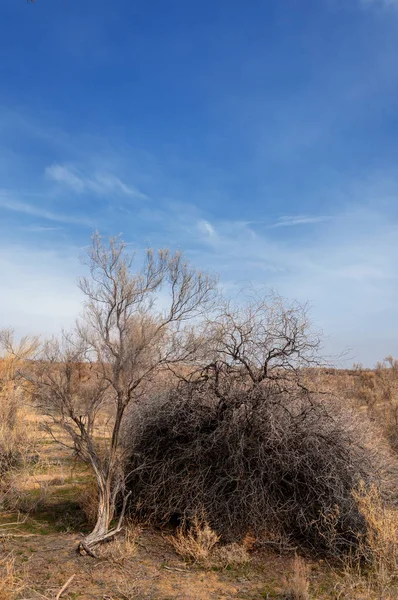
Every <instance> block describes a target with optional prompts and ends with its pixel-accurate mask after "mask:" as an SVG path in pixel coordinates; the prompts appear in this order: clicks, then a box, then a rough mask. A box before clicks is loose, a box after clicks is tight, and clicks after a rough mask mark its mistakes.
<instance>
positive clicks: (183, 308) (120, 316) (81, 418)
mask: <svg viewBox="0 0 398 600" xmlns="http://www.w3.org/2000/svg"><path fill="white" fill-rule="evenodd" d="M133 258H134V257H133V256H130V255H128V254H127V252H126V246H125V244H124V243H123V242H122V241H121V239H120V238H113V239H111V240H110V242H109V244H105V243H104V242H103V240H102V239H101V237H100V235H99V234H97V233H96V234H95V235H94V236H93V238H92V246H91V248H90V250H89V251H88V261H87V263H88V266H89V269H90V276H89V277H86V278H83V279H81V281H80V289H81V290H82V292H83V294H84V295H85V298H86V300H85V305H84V313H83V317H82V319H81V320H80V321H79V322H78V323H77V327H76V330H75V331H74V333H73V335H69V336H64V339H63V340H62V341H61V342H60V341H57V340H52V341H50V342H47V343H46V344H45V345H44V346H43V351H42V356H41V360H40V361H36V362H35V363H34V366H33V371H32V372H33V375H32V374H31V375H30V378H31V379H33V381H34V383H35V389H36V394H37V401H38V403H39V404H40V406H41V407H42V409H43V410H44V412H45V414H47V415H48V417H49V421H48V422H49V425H48V427H49V431H50V432H51V434H52V435H53V437H54V438H55V439H57V440H58V441H60V442H61V443H64V444H66V445H68V446H71V447H72V448H73V449H74V451H75V452H76V453H77V455H78V456H80V457H81V458H82V459H83V460H84V461H86V462H87V463H88V464H90V465H91V467H92V469H93V472H94V474H95V478H96V482H97V485H98V515H97V522H96V524H95V527H94V529H93V531H92V532H91V533H90V534H89V535H88V536H87V537H86V538H85V539H84V540H82V542H81V543H80V546H79V548H80V551H82V552H86V553H88V554H90V555H94V550H93V549H94V547H95V546H96V545H97V544H99V543H100V542H102V541H104V540H107V539H110V538H111V537H112V536H114V535H115V534H117V533H118V532H119V531H120V528H121V524H122V519H123V515H124V510H125V506H126V501H127V496H126V494H124V479H125V478H124V459H125V456H124V452H123V448H122V444H121V428H122V423H123V419H124V416H125V413H126V409H127V408H128V407H129V405H131V404H132V403H135V402H138V401H139V400H140V399H141V398H143V397H144V396H145V393H146V391H147V389H148V386H149V385H150V384H151V382H152V381H153V380H154V379H155V378H156V377H158V375H159V371H160V370H162V369H167V367H168V366H170V365H171V364H173V365H176V364H177V363H181V362H186V361H189V360H190V359H191V358H192V357H193V355H194V353H195V339H196V338H195V336H194V335H193V326H192V323H193V322H194V321H195V319H198V318H199V317H200V315H201V314H202V313H203V311H204V309H205V308H206V306H208V305H209V303H210V300H211V298H212V296H213V292H214V289H215V280H214V278H212V277H209V276H208V275H205V274H203V273H201V272H199V271H197V270H195V269H194V268H191V267H190V266H189V265H188V263H187V262H186V260H185V259H184V257H183V255H182V254H181V253H179V252H176V253H171V252H169V251H168V250H159V251H158V252H154V251H152V250H147V251H146V254H145V260H144V263H143V265H142V267H141V268H139V269H138V270H137V271H136V272H133V271H132V263H133ZM105 411H107V412H108V414H109V423H110V428H109V433H110V434H109V437H107V438H105V439H103V438H102V439H99V438H101V436H99V435H98V423H99V416H100V415H101V414H103V413H104V412H105ZM60 432H63V434H65V433H66V434H67V439H68V440H69V441H65V439H64V437H62V435H61V434H60ZM70 442H71V443H70ZM121 495H122V496H123V497H124V499H123V507H122V510H121V513H120V518H119V520H118V523H117V524H116V526H115V527H113V528H112V527H111V522H112V519H113V518H114V516H115V510H116V503H117V499H118V497H120V496H121Z"/></svg>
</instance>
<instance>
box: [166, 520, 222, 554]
mask: <svg viewBox="0 0 398 600" xmlns="http://www.w3.org/2000/svg"><path fill="white" fill-rule="evenodd" d="M169 539H170V543H171V545H172V546H173V548H174V550H175V551H176V552H177V554H179V555H180V556H181V557H182V558H184V559H186V560H189V561H192V562H197V563H206V562H207V561H208V560H209V558H210V555H211V552H212V551H213V549H214V547H215V545H216V544H217V542H218V541H219V539H220V538H219V536H218V535H217V534H216V533H215V532H214V531H213V530H212V528H211V527H210V525H209V524H208V523H207V522H206V521H205V520H203V519H199V518H198V517H195V518H194V519H193V521H192V523H190V525H189V527H186V526H184V525H183V526H181V527H179V528H178V529H177V532H176V534H175V535H173V536H170V538H169Z"/></svg>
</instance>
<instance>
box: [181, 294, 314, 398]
mask: <svg viewBox="0 0 398 600" xmlns="http://www.w3.org/2000/svg"><path fill="white" fill-rule="evenodd" d="M308 312H309V311H308V306H307V305H306V304H301V303H299V302H297V301H293V302H288V301H286V300H285V299H284V298H282V297H281V296H279V295H278V294H276V293H274V292H270V293H267V294H266V295H264V296H261V295H259V294H257V293H255V292H252V293H251V294H250V295H243V294H242V295H241V296H240V297H238V301H237V302H232V301H231V300H227V299H222V298H219V301H218V306H217V308H216V310H215V311H213V312H212V313H211V318H208V319H207V322H206V324H205V326H204V329H203V331H202V333H201V336H200V338H201V340H202V344H200V346H198V347H197V348H198V349H200V351H199V352H197V368H196V370H191V371H190V372H189V373H188V374H184V373H183V374H182V375H181V374H180V377H181V378H183V379H185V380H186V381H190V382H191V383H193V382H196V383H201V382H204V381H206V382H212V384H213V388H214V392H215V394H216V395H217V396H218V397H219V399H220V400H221V399H222V398H223V397H224V396H230V390H231V385H233V386H237V385H238V386H241V387H242V386H243V388H244V389H245V390H249V389H253V388H255V387H257V386H261V385H262V386H264V385H268V386H272V387H273V389H274V390H277V389H279V390H280V391H281V392H282V391H286V390H287V389H294V390H297V388H300V387H301V388H302V387H303V385H304V377H303V373H304V372H305V369H308V368H310V367H318V366H320V364H321V363H322V359H321V357H320V339H321V338H320V335H319V334H318V333H317V332H315V331H314V330H313V328H312V326H311V322H310V320H309V315H308ZM177 374H178V373H177Z"/></svg>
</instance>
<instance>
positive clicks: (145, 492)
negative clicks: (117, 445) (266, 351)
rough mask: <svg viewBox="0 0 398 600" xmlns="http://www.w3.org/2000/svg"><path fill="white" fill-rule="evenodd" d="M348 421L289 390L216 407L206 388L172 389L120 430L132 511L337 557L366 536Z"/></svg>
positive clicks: (355, 445) (228, 536) (356, 447)
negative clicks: (128, 451) (128, 445)
mask: <svg viewBox="0 0 398 600" xmlns="http://www.w3.org/2000/svg"><path fill="white" fill-rule="evenodd" d="M352 419H353V417H351V416H350V417H349V420H347V415H342V416H340V417H338V416H336V414H334V412H333V410H332V405H328V399H327V398H326V397H324V396H323V397H322V398H320V399H319V398H316V397H315V396H314V395H313V394H309V393H307V392H306V391H305V390H301V391H300V388H299V387H297V388H296V389H287V388H285V389H284V388H283V387H281V386H280V385H278V386H275V385H273V384H272V382H267V383H264V384H262V385H260V386H256V387H254V388H250V389H245V387H244V386H240V387H239V386H233V388H232V389H231V390H230V392H229V395H228V397H227V398H226V397H225V396H223V399H222V400H220V399H219V398H218V397H217V395H216V394H215V393H214V388H213V386H212V385H210V384H206V383H204V384H203V385H192V384H184V385H182V386H179V388H178V389H177V390H174V391H170V392H168V393H167V394H166V397H165V398H164V399H163V400H162V401H159V402H158V403H153V404H152V405H151V407H148V408H147V409H146V410H145V412H142V413H141V420H140V422H139V423H138V425H137V419H135V427H134V428H133V430H132V431H130V434H129V435H130V440H131V439H133V452H132V457H131V461H130V465H129V470H130V477H129V483H128V485H129V487H130V489H131V490H132V494H133V496H132V498H133V501H132V510H135V511H137V512H138V513H140V515H141V516H145V517H147V518H149V519H151V520H152V521H154V522H164V521H167V520H170V519H173V518H174V519H175V518H176V517H177V518H179V519H182V520H183V521H184V520H188V521H189V519H192V518H194V517H195V515H197V514H198V513H200V514H205V515H206V516H207V519H208V522H209V525H210V526H211V528H212V529H214V530H215V531H216V532H217V533H218V534H220V535H221V536H222V539H223V541H236V540H239V539H242V538H243V537H244V536H245V534H246V533H247V532H248V531H249V530H250V531H253V532H254V533H255V535H256V536H257V538H260V539H261V538H264V536H267V535H268V532H270V531H271V532H272V533H277V534H282V535H285V536H288V537H290V538H292V539H294V540H296V541H297V542H299V543H300V544H302V545H304V546H307V547H309V548H314V549H317V550H323V551H327V552H331V553H333V554H338V553H340V552H342V551H344V550H347V549H348V548H350V547H351V546H352V545H355V543H356V541H357V535H358V534H359V533H363V532H364V531H365V529H366V523H365V519H364V517H363V515H362V514H361V512H360V511H359V510H358V506H357V503H356V502H355V500H354V498H353V496H352V489H353V488H355V487H356V485H357V483H358V481H359V479H362V480H364V481H365V482H368V481H370V479H371V478H372V476H373V475H372V473H373V470H372V469H373V467H372V460H371V458H372V457H371V455H370V452H369V451H368V450H365V449H362V448H361V446H360V441H359V439H358V430H357V429H356V427H355V426H354V425H355V424H354V422H353V421H352ZM331 521H332V525H333V527H331ZM331 530H332V535H331Z"/></svg>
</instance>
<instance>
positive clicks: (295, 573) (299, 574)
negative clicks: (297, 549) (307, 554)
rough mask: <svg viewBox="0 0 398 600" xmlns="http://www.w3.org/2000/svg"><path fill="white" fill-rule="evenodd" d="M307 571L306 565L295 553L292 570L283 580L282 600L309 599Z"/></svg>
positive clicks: (308, 571)
mask: <svg viewBox="0 0 398 600" xmlns="http://www.w3.org/2000/svg"><path fill="white" fill-rule="evenodd" d="M309 573H310V569H309V567H308V565H307V564H306V563H305V561H304V560H303V559H302V558H300V557H299V556H297V555H296V556H295V557H294V561H293V569H292V572H291V573H290V575H288V576H287V577H286V579H285V582H284V595H283V598H284V600H310V582H309Z"/></svg>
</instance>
